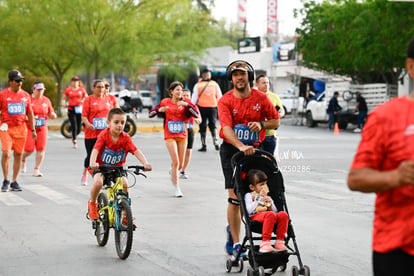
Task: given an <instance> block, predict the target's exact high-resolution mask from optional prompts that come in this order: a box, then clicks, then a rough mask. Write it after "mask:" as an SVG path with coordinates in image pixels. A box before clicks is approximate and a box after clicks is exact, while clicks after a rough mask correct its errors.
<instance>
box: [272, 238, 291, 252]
mask: <svg viewBox="0 0 414 276" xmlns="http://www.w3.org/2000/svg"><path fill="white" fill-rule="evenodd" d="M274 251H276V252H282V251H288V248H287V247H286V245H285V242H284V241H283V240H276V242H275V249H274Z"/></svg>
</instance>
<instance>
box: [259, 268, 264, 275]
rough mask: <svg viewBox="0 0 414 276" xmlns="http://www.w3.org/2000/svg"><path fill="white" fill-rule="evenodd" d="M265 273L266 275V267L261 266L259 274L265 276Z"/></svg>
mask: <svg viewBox="0 0 414 276" xmlns="http://www.w3.org/2000/svg"><path fill="white" fill-rule="evenodd" d="M265 275H266V273H265V270H264V267H263V266H259V276H265Z"/></svg>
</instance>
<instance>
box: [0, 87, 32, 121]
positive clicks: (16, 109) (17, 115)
mask: <svg viewBox="0 0 414 276" xmlns="http://www.w3.org/2000/svg"><path fill="white" fill-rule="evenodd" d="M31 99H32V97H31V96H30V95H29V93H27V92H26V91H24V90H21V89H20V91H19V92H12V91H10V90H9V89H8V88H5V89H3V90H2V91H0V110H1V117H0V118H1V123H6V124H8V125H9V126H19V125H23V124H24V123H25V122H26V121H27V119H26V116H27V114H28V113H29V112H33V109H32V106H31V105H30V103H31Z"/></svg>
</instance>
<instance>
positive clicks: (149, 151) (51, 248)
mask: <svg viewBox="0 0 414 276" xmlns="http://www.w3.org/2000/svg"><path fill="white" fill-rule="evenodd" d="M282 123H283V121H282ZM279 136H280V137H281V138H280V148H279V157H280V162H279V166H280V169H281V170H282V173H283V176H284V178H285V186H286V198H287V204H288V207H289V213H290V216H291V218H292V220H293V226H294V228H295V233H296V241H297V243H298V246H299V250H300V252H301V257H302V260H303V262H304V264H306V265H308V266H309V267H310V270H311V275H358V276H361V275H370V274H371V232H372V218H373V202H374V195H372V194H361V193H355V192H350V191H349V190H348V188H347V186H346V176H347V172H348V169H349V166H350V163H351V161H352V157H353V155H354V153H355V150H356V147H357V145H358V142H359V139H360V137H359V134H354V133H352V132H350V131H345V132H341V133H340V134H339V135H333V134H332V133H330V132H328V131H327V130H326V129H325V128H315V129H308V128H306V127H300V126H286V125H284V126H282V127H281V128H280V129H279ZM133 139H134V141H135V142H136V144H137V145H138V146H139V148H140V149H141V150H142V151H143V152H144V154H145V155H146V156H147V158H148V160H149V161H150V162H151V163H152V164H153V171H152V172H149V173H147V176H148V178H147V179H144V178H138V179H137V184H136V186H135V187H133V188H131V191H130V193H131V197H132V207H133V214H134V216H135V218H136V223H137V224H138V228H137V229H136V231H135V232H134V242H133V247H132V252H131V255H130V256H129V258H128V259H127V260H124V261H122V260H119V259H118V257H117V254H116V250H115V246H114V237H113V231H112V230H111V233H110V239H109V242H108V244H107V246H106V247H99V246H98V245H97V243H96V240H95V237H94V235H93V231H92V228H91V223H90V222H89V221H87V220H86V219H85V213H86V210H87V201H88V198H89V189H90V186H88V187H82V186H80V177H81V172H82V164H83V158H84V155H85V153H84V147H83V145H82V142H83V141H82V140H83V139H82V138H81V139H80V147H79V148H78V149H73V148H72V145H71V142H70V140H67V139H64V138H63V137H62V136H61V135H60V133H59V132H58V131H51V132H50V133H49V144H48V148H47V153H46V160H45V162H44V165H43V166H42V172H43V173H44V177H41V178H36V177H32V176H31V173H32V170H33V164H34V158H33V156H32V157H31V158H30V159H29V160H28V161H27V166H28V172H27V173H26V174H23V175H20V177H19V183H20V184H21V186H22V188H23V189H24V190H23V191H22V192H7V193H0V208H1V211H0V275H2V276H3V275H7V276H8V275H92V274H94V275H99V274H101V275H103V274H105V275H113V274H124V275H126V274H132V273H133V274H135V275H228V274H227V273H226V272H225V269H224V266H225V261H226V258H227V256H226V255H225V254H224V241H225V231H224V228H225V225H226V204H227V194H226V192H225V190H224V184H223V176H222V172H221V168H220V162H219V156H218V153H217V152H216V151H214V150H213V146H212V144H211V139H210V137H208V143H209V144H208V151H207V152H206V153H200V152H197V150H195V151H194V153H193V159H192V162H191V164H190V167H189V170H188V174H189V175H190V179H187V180H181V187H182V191H183V193H184V197H183V198H181V199H177V198H175V197H173V188H172V185H171V182H170V176H169V174H168V170H169V167H170V160H169V156H168V152H167V149H166V147H165V144H164V140H163V135H162V133H159V132H157V133H151V132H149V133H138V134H137V135H136V136H135V137H134V138H133ZM199 146H200V143H199V137H198V136H197V137H196V143H195V145H194V148H195V149H197V148H199ZM128 163H129V164H135V163H136V162H135V160H134V159H132V158H131V157H129V158H128ZM90 181H91V178H89V182H90ZM294 264H297V259H296V257H291V258H290V259H289V263H288V269H287V271H286V272H283V273H281V272H278V274H276V275H291V271H290V268H291V266H292V265H294ZM247 266H248V263H245V267H247ZM231 274H235V275H237V274H238V273H237V272H232V273H231ZM242 275H246V269H245V270H244V271H243V273H242Z"/></svg>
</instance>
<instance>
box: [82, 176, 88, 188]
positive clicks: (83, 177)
mask: <svg viewBox="0 0 414 276" xmlns="http://www.w3.org/2000/svg"><path fill="white" fill-rule="evenodd" d="M81 185H82V186H87V185H88V180H87V178H86V175H82V178H81Z"/></svg>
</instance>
